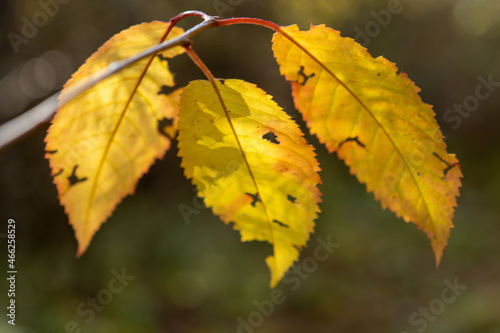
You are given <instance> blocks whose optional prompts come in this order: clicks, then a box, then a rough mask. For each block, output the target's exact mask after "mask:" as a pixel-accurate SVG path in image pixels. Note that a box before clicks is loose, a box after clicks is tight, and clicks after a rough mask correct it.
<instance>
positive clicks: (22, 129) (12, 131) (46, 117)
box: [0, 12, 218, 149]
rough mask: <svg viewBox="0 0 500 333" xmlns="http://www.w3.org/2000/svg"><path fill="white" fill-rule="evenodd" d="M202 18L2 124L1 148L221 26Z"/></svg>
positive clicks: (208, 18)
mask: <svg viewBox="0 0 500 333" xmlns="http://www.w3.org/2000/svg"><path fill="white" fill-rule="evenodd" d="M190 13H195V12H185V13H183V14H181V15H183V17H185V16H190ZM196 13H198V12H196ZM193 16H200V15H193ZM201 17H202V18H203V22H201V23H199V24H197V25H195V26H194V27H192V28H191V29H189V30H187V31H185V32H184V33H183V34H182V35H180V36H178V37H176V38H173V39H170V40H167V41H165V42H162V43H160V44H158V45H155V46H153V47H151V48H149V49H146V50H144V51H142V52H140V53H137V54H135V55H133V56H131V57H129V58H126V59H123V60H119V61H115V62H112V63H110V64H109V65H108V66H107V67H105V68H103V69H102V70H100V71H98V72H96V73H94V74H92V75H90V76H89V77H87V78H86V79H84V80H82V81H80V82H78V83H76V84H74V85H72V86H71V87H69V88H67V90H66V92H65V94H64V97H62V98H58V96H59V93H56V94H54V95H52V96H50V97H49V98H47V99H45V100H44V101H43V102H41V103H40V104H38V105H36V106H35V107H33V108H31V109H29V110H28V111H26V112H24V113H23V114H21V115H19V116H17V117H16V118H14V119H12V120H9V121H8V122H6V123H4V124H2V125H0V149H3V148H5V147H6V146H7V145H9V144H11V143H12V142H14V141H16V140H17V139H19V138H20V137H22V136H24V135H26V134H27V133H29V132H31V131H33V130H34V129H35V128H36V127H38V126H40V125H41V124H43V123H46V122H48V121H50V119H51V118H52V116H53V115H54V114H55V112H56V111H57V109H58V108H60V107H62V106H64V105H65V104H66V103H68V102H69V101H71V100H72V99H74V98H75V97H77V96H78V95H80V94H81V93H83V92H84V91H85V90H87V89H89V88H91V87H93V86H94V85H96V84H97V83H99V82H100V81H102V80H104V79H106V78H107V77H109V76H111V75H113V74H115V73H117V72H119V71H121V70H123V69H124V68H126V67H128V66H130V65H132V64H134V63H136V62H138V61H140V60H142V59H144V58H147V57H149V56H152V55H154V54H156V53H158V52H161V51H164V50H167V49H169V48H172V47H175V46H186V45H189V44H190V42H189V39H190V38H191V37H193V36H195V35H197V34H198V33H200V32H201V31H203V30H206V29H208V28H211V27H215V26H216V25H217V20H218V17H216V16H209V15H203V16H201Z"/></svg>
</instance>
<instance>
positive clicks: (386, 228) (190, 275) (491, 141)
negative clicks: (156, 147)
mask: <svg viewBox="0 0 500 333" xmlns="http://www.w3.org/2000/svg"><path fill="white" fill-rule="evenodd" d="M65 1H66V2H67V3H65V4H59V8H58V11H57V13H55V15H53V17H50V18H49V19H48V20H47V22H46V24H45V25H43V26H42V27H39V28H38V32H37V33H36V35H35V36H33V37H32V38H27V40H26V43H23V44H20V45H19V46H18V50H17V52H16V50H15V48H14V47H13V46H12V45H11V43H10V41H9V39H8V34H9V33H10V32H13V33H15V34H17V35H19V36H21V37H22V28H23V25H24V24H25V23H24V22H25V21H23V17H25V18H26V19H27V20H28V21H30V22H33V17H34V15H35V16H36V15H39V14H37V12H39V11H40V10H42V7H41V4H40V3H39V2H38V1H31V0H30V1H28V0H4V1H2V2H1V3H0V8H1V15H0V17H1V24H0V50H1V53H0V64H1V67H0V78H1V79H0V121H1V122H5V121H7V120H8V119H10V118H13V117H15V116H16V115H18V114H20V113H22V112H23V111H25V110H27V109H29V108H30V107H31V106H33V105H36V104H37V103H38V102H40V101H41V100H43V98H45V97H46V96H48V95H50V93H51V92H55V91H57V90H58V89H59V88H60V87H61V86H62V84H63V83H64V82H65V81H66V80H67V79H68V78H69V76H70V74H71V73H72V72H74V71H75V70H76V69H77V68H78V66H79V65H80V64H82V63H83V62H84V61H85V59H86V58H87V57H88V56H90V54H92V53H93V52H94V51H95V50H96V49H97V47H98V46H100V45H101V44H103V43H104V42H105V41H106V40H107V39H109V38H110V37H111V36H112V35H114V34H115V33H118V32H119V31H121V30H123V29H125V28H127V27H129V26H131V25H135V24H138V23H141V22H147V21H152V20H164V21H168V20H169V19H170V18H171V17H173V16H175V15H176V14H178V13H180V12H182V11H184V10H189V9H198V10H202V11H205V12H207V13H208V14H213V15H216V14H221V16H223V17H230V16H251V17H258V18H262V19H267V20H272V21H273V22H276V23H278V24H280V25H290V24H293V23H297V24H298V25H299V26H300V27H301V28H302V29H307V28H308V27H309V24H310V23H311V22H314V23H315V24H322V23H324V24H326V25H327V26H330V27H332V28H334V29H337V30H340V31H341V32H342V35H343V36H349V37H353V38H354V37H355V35H356V32H357V31H358V30H357V29H360V30H362V31H366V29H367V28H371V29H376V25H375V24H374V23H373V22H377V21H376V20H375V16H374V14H373V13H379V12H380V11H381V10H387V7H388V5H389V4H390V3H391V2H390V1H370V0H363V1H354V0H338V1H333V0H318V1H309V0H286V1H285V0H276V1H259V0H245V1H237V0H231V1H229V0H220V1H195V0H187V1H166V0H161V1H160V0H158V1H156V0H154V1H153V0H149V1H139V0H127V1H125V0H119V1H118V0H99V1H97V0H86V1H83V0H69V1H68V0H65ZM221 4H222V5H226V6H227V7H226V9H228V8H230V9H231V10H226V11H219V13H217V10H216V7H217V6H221ZM401 6H402V11H401V13H398V14H394V15H391V21H390V23H388V24H384V25H385V26H381V25H380V24H378V26H379V28H380V31H379V32H378V33H376V32H377V31H376V30H371V34H372V35H373V36H374V37H371V38H370V42H369V43H365V44H367V47H368V50H369V52H370V53H371V54H372V55H374V56H378V55H383V56H384V57H386V58H387V59H389V60H391V61H393V62H395V63H396V64H397V65H398V67H400V68H401V70H403V71H404V72H406V73H408V75H409V77H410V78H411V79H412V80H413V81H414V82H415V83H416V84H417V86H419V87H420V88H422V92H421V94H420V95H421V96H422V99H423V100H424V101H425V102H426V103H429V104H432V105H434V110H435V112H436V114H437V115H436V117H437V121H438V123H439V124H440V126H441V127H442V131H443V134H444V135H445V136H446V142H447V144H448V151H449V152H452V153H456V154H457V156H458V158H459V160H460V162H461V165H462V171H463V174H464V179H463V187H462V190H461V197H460V198H459V200H458V204H459V206H458V208H457V210H456V217H455V219H454V225H455V228H454V229H452V232H451V239H450V240H449V245H448V247H447V249H446V252H445V254H444V257H443V259H442V262H441V265H440V267H439V268H438V269H436V268H435V267H434V257H433V253H432V251H431V247H430V244H429V241H428V239H427V238H426V236H425V235H424V234H423V233H422V232H420V231H419V230H418V229H417V228H416V227H415V226H414V225H413V224H405V223H404V222H403V221H402V220H400V219H398V218H396V217H395V216H394V214H392V213H391V212H389V211H387V210H385V211H384V210H382V208H381V207H380V204H379V203H377V202H376V201H375V200H374V199H373V196H372V195H371V194H367V193H366V191H365V188H364V186H363V185H360V184H359V183H357V181H356V179H355V178H354V177H352V176H350V175H349V172H348V170H347V168H346V167H345V165H344V164H343V162H342V161H339V160H338V159H337V157H336V156H335V155H330V154H328V153H327V152H326V150H325V148H323V147H322V146H320V145H318V143H317V140H316V139H315V138H314V137H310V136H309V135H307V138H308V140H310V142H311V143H312V144H314V145H315V146H316V147H317V152H318V160H319V162H320V163H321V168H322V169H323V171H322V172H321V177H322V180H323V185H321V191H322V192H323V193H324V195H323V203H322V204H321V205H320V208H321V209H322V213H321V215H320V217H319V218H318V219H317V221H316V230H315V235H312V237H311V241H310V243H309V246H308V247H307V248H306V249H305V250H304V251H303V252H302V254H301V260H303V259H304V258H307V257H308V256H312V255H313V250H314V248H315V247H316V246H317V242H316V237H321V238H322V239H327V238H328V237H330V238H331V240H332V241H333V242H335V243H338V244H340V247H339V248H337V249H336V250H335V252H334V253H333V254H332V255H331V256H330V257H329V258H328V259H327V260H326V261H324V262H320V263H319V265H318V268H317V269H316V270H315V271H314V272H312V273H310V274H309V276H308V277H307V278H304V279H301V280H300V285H296V284H293V285H292V284H290V283H288V284H287V283H284V282H282V283H281V284H279V285H278V287H277V288H278V289H280V290H282V291H283V292H284V295H285V297H286V301H285V302H284V303H283V304H280V305H276V306H274V309H273V311H271V312H272V313H268V314H269V316H266V314H264V315H257V311H258V310H257V309H258V307H257V306H256V305H255V304H256V303H257V304H262V302H264V303H266V302H265V301H266V300H268V299H269V297H270V290H269V288H268V283H269V278H270V274H269V271H268V269H267V267H266V265H265V263H264V258H265V257H266V256H267V255H268V254H269V253H270V246H269V245H268V244H263V243H257V242H252V243H241V242H240V241H239V234H238V233H237V232H235V231H233V230H232V229H231V228H230V227H229V226H225V225H224V224H223V223H222V222H220V220H219V219H218V218H217V217H214V216H213V215H212V214H211V212H210V211H209V210H208V209H202V210H201V211H200V213H199V215H194V216H193V217H192V218H191V220H190V223H189V224H187V223H185V221H184V220H183V218H182V215H181V213H180V211H179V205H180V204H186V205H191V206H192V200H193V196H194V193H193V186H192V185H191V184H190V182H189V181H188V180H186V179H185V178H184V177H183V172H182V169H181V168H180V166H179V164H180V160H179V158H178V157H176V155H177V148H176V146H174V147H173V149H172V150H171V151H169V152H168V153H167V155H166V157H165V159H164V160H162V161H158V162H157V163H156V164H155V165H154V166H153V167H152V169H151V171H150V172H149V174H147V175H146V176H145V177H143V179H141V181H140V182H139V186H138V188H137V191H136V194H135V195H134V196H132V197H128V198H126V199H125V200H124V202H123V203H122V204H120V205H119V206H118V208H117V210H116V211H115V213H114V215H113V216H112V217H111V218H110V219H109V220H108V221H107V222H106V223H105V224H104V225H103V226H102V227H101V230H100V231H99V232H98V233H97V234H96V236H95V237H94V239H93V241H92V243H91V246H90V248H89V249H88V250H87V252H86V253H85V255H84V256H83V257H82V258H80V259H75V257H74V254H75V252H76V241H75V239H74V236H73V231H72V228H71V226H70V225H69V224H68V220H67V217H66V215H65V214H64V210H63V208H62V207H61V206H60V205H59V203H58V199H57V194H56V189H55V186H54V185H53V184H52V181H51V177H50V171H49V167H48V162H47V161H46V160H45V159H44V143H43V139H44V135H45V131H46V129H47V125H44V126H41V127H40V128H38V129H37V130H35V131H34V132H32V133H31V134H29V135H28V136H26V137H24V138H23V139H21V140H20V141H18V142H16V143H15V144H13V145H11V146H9V147H8V148H6V149H3V150H2V151H0V221H1V227H0V233H3V235H0V237H1V236H3V237H4V236H5V233H6V232H7V220H8V219H9V218H12V219H15V221H16V226H17V229H16V231H17V234H16V237H17V238H16V242H17V243H16V244H17V252H16V260H17V261H16V264H17V270H18V275H17V285H16V289H17V290H16V304H17V308H16V310H17V317H16V326H15V327H13V326H11V325H8V324H7V323H6V321H7V320H6V317H5V315H4V314H3V313H4V312H5V311H6V309H5V307H6V306H7V302H8V300H7V295H6V294H7V289H8V285H7V284H6V282H5V281H6V280H5V279H4V278H1V280H2V281H4V282H2V283H0V305H1V308H2V311H0V313H2V317H3V318H0V332H16V333H17V332H47V333H48V332H53V333H59V332H65V331H66V332H72V331H74V332H79V331H78V330H79V329H81V330H82V331H84V332H93V333H100V332H106V333H113V332H120V333H126V332H235V331H237V330H238V326H239V325H240V322H241V321H239V320H238V317H241V318H243V319H244V320H245V321H247V320H248V319H250V321H251V322H252V323H253V324H254V326H256V327H255V328H253V327H250V326H248V327H245V328H243V327H240V328H239V332H246V333H247V332H252V331H255V332H304V331H307V332H404V331H406V332H408V333H411V332H417V331H418V329H420V331H421V332H423V331H425V332H429V333H431V332H440V333H446V332H485V333H486V332H491V333H493V332H495V333H498V332H500V321H499V318H500V286H499V281H500V276H499V275H500V274H499V273H500V263H499V260H498V259H499V258H498V257H499V252H500V242H499V238H500V224H499V217H500V208H499V206H500V194H499V193H500V191H499V189H500V173H499V170H500V154H499V148H498V142H499V141H500V131H499V130H498V126H499V124H500V121H499V120H500V114H499V112H498V105H499V104H500V91H497V90H500V89H499V88H496V89H497V90H495V91H494V92H492V93H491V96H490V97H489V98H488V99H486V100H484V101H480V105H479V106H478V108H477V110H475V111H474V112H471V113H470V116H469V117H468V118H461V119H462V122H461V124H460V125H459V126H458V123H457V124H456V123H455V122H450V121H449V122H447V121H445V120H444V119H443V115H444V113H445V112H446V110H448V109H450V108H453V105H454V104H462V103H463V102H464V100H465V99H466V98H467V97H468V96H473V95H474V93H475V89H476V87H477V86H478V84H480V81H479V80H478V77H483V78H485V79H487V78H488V76H490V75H491V76H492V79H493V81H496V82H498V81H500V70H499V68H500V66H499V65H500V19H499V18H500V2H498V1H497V0H477V1H470V0H460V1H451V0H448V1H430V0H429V1H427V0H425V1H424V0H421V1H410V0H402V1H401ZM372 11H373V12H372ZM197 22H198V20H197V19H195V18H190V19H186V20H185V21H183V22H182V23H181V26H182V27H184V28H188V27H189V26H191V25H193V24H196V23H197ZM370 22H371V23H370ZM11 36H12V35H11ZM271 36H272V32H270V31H269V30H267V29H265V28H262V27H255V26H233V27H225V28H220V29H211V30H208V31H205V32H203V33H202V34H200V35H198V36H196V37H195V38H193V42H194V48H195V50H196V51H197V52H198V53H199V55H200V57H202V59H203V60H204V61H205V62H206V63H207V65H208V66H209V67H210V68H211V70H212V71H213V73H214V74H215V75H216V76H217V77H221V78H241V79H244V80H247V81H250V82H252V83H255V84H257V85H258V86H259V87H261V88H263V89H264V90H266V91H267V92H268V93H269V94H271V95H273V96H274V99H275V100H276V101H277V102H278V104H280V105H281V106H282V107H283V108H284V109H285V110H286V111H287V112H289V113H290V114H291V115H292V116H293V117H294V118H295V119H296V120H297V121H298V122H299V123H300V124H301V126H302V127H303V129H304V131H305V132H306V133H307V129H306V128H305V127H304V126H303V123H302V120H301V117H300V115H298V113H297V111H295V109H294V106H293V102H292V100H291V97H290V88H289V85H288V83H286V82H285V80H284V79H283V78H282V77H280V75H279V71H278V66H277V65H276V63H275V61H274V59H273V55H272V52H271V44H270V39H271ZM360 41H362V40H360ZM171 68H172V70H173V71H174V72H175V73H176V78H177V82H178V83H179V85H184V84H186V83H187V82H189V81H190V80H193V79H197V78H203V76H202V74H201V73H200V72H199V70H198V69H197V68H196V67H195V66H194V65H193V64H192V63H190V61H189V59H188V58H187V57H186V56H181V57H177V58H176V59H174V60H173V61H172V62H171ZM454 127H456V128H454ZM0 240H2V243H1V244H0V248H1V251H0V253H1V254H0V262H2V265H0V267H1V271H0V277H2V276H3V275H4V274H6V273H2V272H5V271H6V270H7V268H6V262H7V246H6V240H5V238H0ZM122 268H125V271H126V273H127V274H128V275H132V276H135V278H134V280H132V281H129V283H128V285H127V286H125V287H124V288H123V291H122V292H120V293H117V294H114V295H113V298H112V300H111V302H110V303H109V304H107V305H105V306H104V307H103V308H102V309H100V310H101V311H96V312H95V318H93V319H92V320H89V319H90V317H89V315H85V316H80V315H79V314H78V313H77V308H78V307H79V305H80V304H81V303H82V302H84V303H85V302H87V299H88V298H95V297H96V295H98V293H99V292H101V295H104V294H103V292H102V290H105V289H107V288H109V287H108V283H109V282H110V281H111V280H112V278H113V276H114V275H113V273H112V271H113V270H116V271H118V272H120V271H121V270H122ZM455 279H457V281H458V283H459V284H460V285H465V286H467V289H466V290H465V291H462V292H461V294H460V295H459V296H457V297H456V298H455V300H454V301H453V302H451V303H450V304H445V307H444V308H440V307H439V304H444V303H440V301H439V299H440V298H441V293H442V291H443V290H444V289H445V288H446V282H445V280H448V281H450V282H452V283H453V281H454V280H455ZM295 286H297V287H298V288H296V289H295V288H292V287H295ZM291 289H294V290H291ZM104 293H105V292H104ZM429 306H434V313H435V314H436V313H438V315H433V314H432V312H429V313H430V317H429V319H426V320H423V322H422V321H421V322H419V324H418V325H417V324H415V323H414V325H413V326H412V324H411V323H410V321H409V318H410V317H411V316H412V314H413V313H415V312H417V315H414V319H416V320H418V319H422V318H424V317H423V316H422V315H420V314H418V313H419V311H420V310H419V309H420V308H422V309H424V308H427V307H429ZM85 309H89V307H85ZM436 309H437V310H436ZM249 316H250V318H249ZM261 317H262V320H260V318H261ZM85 319H88V321H89V323H86V322H85ZM71 322H74V324H75V325H76V326H75V327H72V325H73V324H71ZM68 323H69V324H68Z"/></svg>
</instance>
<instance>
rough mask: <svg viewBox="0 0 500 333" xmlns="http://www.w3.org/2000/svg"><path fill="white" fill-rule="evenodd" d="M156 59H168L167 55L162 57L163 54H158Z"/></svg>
mask: <svg viewBox="0 0 500 333" xmlns="http://www.w3.org/2000/svg"><path fill="white" fill-rule="evenodd" d="M158 59H160V60H161V61H168V60H169V59H168V58H167V57H164V56H163V54H161V53H160V54H158Z"/></svg>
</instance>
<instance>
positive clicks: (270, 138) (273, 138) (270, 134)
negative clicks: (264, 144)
mask: <svg viewBox="0 0 500 333" xmlns="http://www.w3.org/2000/svg"><path fill="white" fill-rule="evenodd" d="M277 138H278V137H277V136H276V135H275V134H274V133H273V132H267V133H266V134H264V135H263V136H262V139H264V140H267V141H269V142H271V143H274V144H276V145H279V144H280V142H279V141H278V140H277Z"/></svg>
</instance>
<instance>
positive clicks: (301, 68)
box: [299, 66, 316, 86]
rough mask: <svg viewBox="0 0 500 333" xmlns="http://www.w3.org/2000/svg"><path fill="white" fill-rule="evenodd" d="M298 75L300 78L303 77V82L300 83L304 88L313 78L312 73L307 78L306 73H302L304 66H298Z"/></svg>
mask: <svg viewBox="0 0 500 333" xmlns="http://www.w3.org/2000/svg"><path fill="white" fill-rule="evenodd" d="M299 75H302V77H304V81H303V82H302V83H301V85H303V86H305V85H306V83H307V81H308V80H309V79H310V78H312V77H314V75H316V74H314V73H312V74H311V75H309V76H307V75H306V73H305V72H304V66H300V70H299Z"/></svg>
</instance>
